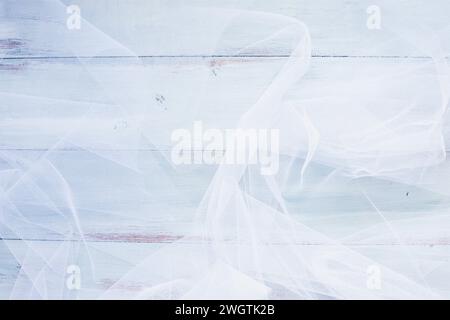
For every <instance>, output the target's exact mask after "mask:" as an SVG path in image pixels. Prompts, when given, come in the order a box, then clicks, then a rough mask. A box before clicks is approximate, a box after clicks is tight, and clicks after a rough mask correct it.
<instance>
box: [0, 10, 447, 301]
mask: <svg viewBox="0 0 450 320" xmlns="http://www.w3.org/2000/svg"><path fill="white" fill-rule="evenodd" d="M399 10H402V9H401V8H400V9H399ZM392 12H394V13H396V12H397V11H395V10H392ZM181 17H183V19H185V20H186V23H187V24H189V23H190V25H191V26H192V28H193V29H195V28H197V27H198V28H199V29H200V27H201V26H205V25H207V26H208V30H209V32H208V39H206V40H204V41H203V42H202V45H203V48H201V52H202V54H204V55H208V56H215V55H223V50H224V48H227V50H230V49H229V48H234V49H233V51H232V52H228V53H227V56H244V57H248V56H251V55H254V53H255V52H256V53H260V52H261V51H262V50H263V49H264V48H266V47H267V46H268V45H269V44H271V45H272V46H275V47H276V46H277V45H279V44H282V46H283V48H286V47H290V51H289V52H288V54H283V55H282V56H281V57H278V58H274V59H278V60H277V61H281V63H280V64H279V65H280V67H279V69H278V70H277V72H276V74H274V75H273V76H271V77H270V78H269V77H268V78H267V81H266V83H267V85H266V86H265V87H264V88H259V89H260V94H259V96H258V97H257V99H256V100H254V101H253V102H251V103H248V104H247V107H246V108H243V109H242V110H240V111H239V112H235V113H234V114H233V113H232V112H231V111H230V114H228V115H229V116H230V123H234V127H236V128H274V129H279V130H280V150H279V157H280V166H279V172H278V174H276V175H274V176H263V175H261V174H260V171H259V170H258V168H257V167H256V166H254V165H248V166H247V165H220V166H217V167H214V172H213V173H212V174H210V175H209V176H208V177H209V178H208V180H207V183H206V184H205V185H204V186H203V187H204V190H205V191H204V192H203V194H202V197H201V199H197V200H195V199H194V200H192V201H194V202H195V203H194V207H195V214H194V215H186V216H183V218H182V220H183V221H188V222H189V223H186V227H185V229H184V230H183V232H184V233H183V235H182V237H181V238H178V239H176V240H175V241H172V242H170V243H164V244H161V245H159V246H158V247H157V248H156V249H155V250H154V251H152V252H151V253H150V254H149V255H148V256H146V257H143V258H142V259H141V260H140V261H139V263H137V264H135V265H130V266H129V267H128V269H127V271H126V272H125V273H123V274H121V275H120V276H119V277H117V279H116V280H115V281H114V282H113V283H109V284H108V285H106V286H105V287H104V290H103V291H100V292H97V291H96V292H95V294H94V293H93V294H92V295H90V294H87V293H86V296H89V297H93V298H137V299H161V298H167V299H215V298H220V299H246V298H248V299H268V298H270V299H278V298H293V299H350V298H358V299H372V298H375V299H376V298H387V299H391V298H412V299H415V298H448V297H449V296H450V286H449V285H448V281H446V280H448V279H449V277H450V274H449V272H448V270H450V269H449V257H450V251H449V250H448V248H447V246H445V245H444V246H442V247H439V245H438V244H439V243H440V242H444V243H447V242H445V241H447V240H448V232H449V227H450V215H449V207H448V203H449V202H448V197H449V196H450V192H449V190H450V188H449V181H450V179H449V178H450V167H449V165H448V162H447V161H446V139H445V132H446V125H447V123H446V122H445V119H446V110H447V106H448V101H449V89H450V86H449V85H450V78H449V68H448V64H447V59H446V57H445V55H444V50H442V48H441V47H440V45H441V41H442V39H443V38H444V37H445V36H448V35H449V31H450V29H442V28H441V29H439V30H437V29H433V28H432V27H431V26H429V25H426V24H424V23H421V22H420V21H419V22H418V21H408V19H407V15H405V14H401V15H398V16H397V17H396V18H395V19H390V20H389V19H385V20H383V32H385V34H388V35H389V36H388V37H387V38H388V39H390V42H389V43H387V42H383V43H374V44H373V48H370V49H371V50H372V51H371V52H372V54H371V56H370V57H367V56H361V55H358V54H357V48H355V54H354V55H353V56H354V57H353V58H351V59H352V61H355V63H353V64H352V63H347V62H345V63H344V62H343V63H339V62H338V63H334V64H330V65H329V66H327V65H325V66H323V65H320V64H322V63H324V59H325V58H324V57H313V55H312V51H313V49H314V40H315V39H314V38H311V36H310V33H309V31H308V26H307V25H305V24H304V23H302V22H301V21H298V20H296V19H293V18H289V17H286V16H282V15H275V14H269V13H263V12H253V11H236V10H222V9H213V8H209V9H203V10H199V9H189V8H186V9H183V10H180V12H178V11H173V12H170V13H167V14H165V15H162V16H160V17H158V18H153V19H154V21H155V23H165V24H170V23H171V21H175V19H181ZM83 23H84V24H83V30H82V32H84V33H86V34H89V36H90V37H92V35H93V34H95V35H96V37H97V38H98V42H99V43H104V52H108V50H116V51H122V52H123V53H124V54H123V55H127V56H131V58H130V60H132V63H135V64H136V65H137V66H138V67H137V68H136V72H135V73H133V74H129V75H128V74H127V75H124V76H125V77H128V78H127V80H128V81H130V83H133V84H136V85H135V86H130V87H126V88H121V90H117V89H118V83H115V80H114V79H111V78H109V79H105V73H104V72H103V71H102V72H100V71H101V70H100V69H99V68H94V67H92V66H91V64H89V63H88V62H82V63H85V65H84V67H85V68H86V69H87V70H88V71H89V73H90V74H91V76H92V77H93V78H94V79H96V81H97V82H98V83H100V84H101V85H103V86H104V89H105V91H106V92H108V94H109V95H110V98H111V101H113V105H114V106H120V108H118V109H120V112H121V113H123V114H125V117H126V119H127V121H128V122H129V123H132V124H133V127H134V128H137V129H136V130H135V131H131V133H129V134H127V135H122V136H120V137H116V136H111V135H108V133H107V132H106V131H105V132H102V131H101V129H98V130H97V131H95V132H92V134H90V133H89V128H90V127H89V128H88V127H85V126H84V122H83V121H80V122H78V123H77V125H76V126H74V127H73V128H71V131H69V132H68V133H67V134H65V135H64V136H61V137H60V141H59V144H56V145H55V146H53V147H52V148H50V149H49V150H47V151H46V152H45V153H44V154H43V155H42V154H41V155H40V156H39V158H37V159H29V158H28V159H19V156H18V154H16V153H14V152H13V151H2V152H1V157H2V160H3V161H4V162H5V163H7V164H8V166H9V167H8V169H7V170H6V169H5V170H3V171H2V174H3V175H4V176H5V179H6V177H7V176H8V177H9V178H8V179H10V180H8V181H9V182H8V183H5V185H6V186H7V188H6V187H5V188H4V190H5V191H4V192H3V194H2V205H3V209H2V214H1V215H0V221H1V223H2V225H3V226H4V227H3V229H2V230H5V231H4V232H5V234H8V235H10V234H14V235H15V236H16V238H18V239H23V241H22V246H21V247H20V248H19V245H17V244H16V243H14V242H12V241H8V240H3V242H4V243H5V244H6V245H7V247H8V250H9V252H11V253H12V254H13V255H14V256H15V258H16V260H17V261H18V263H19V264H20V266H21V269H20V272H19V274H18V275H17V278H16V280H15V286H14V288H12V289H11V297H44V298H48V297H53V298H64V297H68V296H67V292H66V291H67V290H66V285H65V284H66V278H67V274H66V269H67V266H68V265H69V264H73V263H76V261H77V258H76V257H77V255H79V254H80V252H84V253H87V256H88V257H89V255H90V253H91V251H93V250H96V251H97V250H99V249H98V247H96V248H95V249H93V247H92V246H93V244H92V243H91V242H90V240H89V237H88V236H87V235H86V233H85V230H84V228H85V227H86V225H85V223H86V222H85V223H83V222H84V220H83V219H88V218H87V217H88V216H87V215H82V214H80V210H83V208H81V206H80V207H79V206H78V205H77V202H76V201H74V200H73V193H74V191H73V190H72V188H73V186H72V185H71V183H74V182H68V180H67V179H65V177H64V174H63V173H61V172H60V170H59V169H58V165H57V164H55V163H54V162H53V161H52V160H51V155H52V152H55V151H57V150H58V148H60V147H62V145H67V144H70V145H72V146H77V147H78V148H80V150H84V152H89V153H94V154H96V155H99V156H100V157H102V158H103V159H104V161H112V162H114V163H116V164H118V165H120V166H123V167H124V168H125V169H124V170H123V171H121V172H129V174H128V175H126V174H125V175H124V174H122V176H121V179H122V181H123V180H125V181H126V180H127V179H128V181H141V180H139V179H142V177H140V176H139V175H140V173H142V175H143V176H145V179H147V180H150V181H151V182H150V183H149V184H147V185H143V187H142V188H146V192H147V194H148V195H149V197H150V198H152V197H153V196H152V194H156V195H155V196H154V199H153V198H152V199H153V200H154V202H155V208H156V207H157V206H158V205H161V206H163V204H164V205H166V203H165V202H166V201H169V202H170V201H173V199H172V200H171V199H164V198H163V197H161V198H158V197H157V192H158V190H159V186H164V187H167V186H169V185H170V183H168V181H170V179H175V180H176V179H177V172H178V171H177V170H179V169H178V168H177V167H174V166H173V165H171V164H170V158H168V157H167V152H165V151H164V150H162V149H163V148H162V147H160V141H161V140H160V139H159V138H160V137H161V136H163V137H170V132H171V130H173V129H175V128H176V127H180V126H184V127H188V128H189V127H190V126H191V124H192V121H193V120H203V121H204V123H206V124H209V125H211V126H214V124H213V120H211V122H210V123H208V119H202V118H201V116H202V112H203V111H205V110H206V109H208V108H214V106H213V105H205V103H204V101H207V99H205V100H202V98H201V95H202V94H203V93H202V92H198V96H200V97H198V98H197V99H198V101H197V102H198V104H197V106H198V110H196V112H193V111H192V110H189V109H188V107H192V105H189V106H188V105H187V104H186V108H185V109H183V108H182V107H183V106H180V108H181V109H180V110H181V111H180V110H179V111H178V114H177V115H175V117H176V119H173V118H172V119H164V118H163V119H162V120H161V121H160V122H159V123H158V124H157V126H158V128H160V130H158V133H157V134H156V135H155V136H153V135H152V134H153V133H152V132H154V131H151V130H149V128H148V126H147V125H148V122H146V121H147V120H148V119H151V117H152V115H151V114H147V117H141V115H143V114H145V112H146V111H145V108H146V101H147V100H151V99H154V98H153V96H152V95H151V93H148V91H149V88H146V87H145V81H142V80H145V77H147V76H146V75H145V67H144V65H143V62H142V60H141V58H140V57H138V56H136V55H135V54H134V53H133V52H131V50H129V49H127V48H126V47H124V46H122V45H120V44H119V43H117V42H116V41H114V40H113V39H111V38H109V37H108V36H107V35H106V34H104V33H102V32H101V30H98V29H96V28H95V26H94V25H93V24H90V23H89V21H83ZM262 25H264V26H265V27H264V28H261V30H264V34H262V32H261V34H259V33H258V32H256V31H254V30H259V28H258V26H262ZM252 30H253V31H252ZM247 32H248V34H249V35H248V36H246V37H245V39H246V41H245V43H243V41H242V39H243V37H239V36H238V35H240V34H241V35H242V34H245V33H247ZM248 39H251V41H248ZM171 41H172V40H170V39H169V40H167V42H168V44H166V45H172V46H174V47H175V46H177V45H180V46H181V45H183V44H179V43H178V44H177V43H176V42H177V41H176V39H173V42H174V43H172V42H171ZM155 45H157V44H155ZM390 45H395V46H398V47H408V48H413V49H414V50H415V52H421V54H420V55H417V56H416V57H410V58H404V57H390V58H389V59H390V60H389V59H385V60H384V61H387V60H389V61H391V62H392V63H390V64H380V61H381V60H383V59H382V58H380V57H379V56H382V52H381V51H382V50H381V49H382V48H383V49H385V48H386V46H390ZM76 48H77V47H76V46H74V48H73V50H75V51H76V50H78V49H76ZM378 48H380V52H378ZM361 49H365V50H366V51H365V52H367V48H361ZM74 54H75V55H78V54H80V53H78V52H74ZM98 55H102V53H101V52H99V53H98ZM230 59H231V58H230ZM234 59H238V58H234ZM260 59H267V60H270V58H268V57H261V58H260ZM335 59H336V60H335V61H339V59H342V61H344V60H345V59H344V58H339V57H336V58H335ZM349 59H350V58H349ZM80 61H85V60H80ZM141 64H142V68H139V66H140V65H141ZM319 65H320V67H321V68H325V70H326V72H327V73H326V77H325V78H323V77H322V78H320V79H316V78H314V75H315V73H314V72H315V68H318V66H319ZM260 66H264V65H263V64H261V65H260ZM255 70H257V69H255ZM254 72H258V71H254ZM264 75H266V77H267V74H265V73H261V76H264ZM122 81H123V79H122ZM202 81H203V83H202V85H203V86H204V88H205V92H204V94H207V89H208V88H209V87H212V86H214V83H213V81H215V80H214V77H210V76H205V77H204V78H203V79H202ZM186 85H187V86H189V85H190V84H188V83H186ZM253 85H254V84H252V83H246V86H247V87H240V88H239V90H242V91H243V92H245V91H247V90H250V88H251V87H252V86H253ZM226 89H227V88H224V90H226ZM250 91H251V90H250ZM253 91H254V90H253ZM173 94H176V91H174V92H173ZM249 100H250V99H249ZM99 108H100V107H99ZM111 110H115V109H113V107H111ZM230 110H235V109H233V108H232V106H230ZM96 111H97V109H96V107H95V106H94V107H92V109H90V111H89V112H92V113H95V112H96ZM114 112H116V111H114ZM118 113H119V112H118ZM89 118H90V113H88V114H87V117H86V118H83V119H89ZM166 120H167V121H166ZM148 121H150V120H148ZM174 123H175V124H174ZM86 126H87V125H86ZM143 141H144V142H143ZM99 146H101V147H99ZM125 146H126V147H127V148H126V150H125V148H124V147H125ZM144 146H153V147H154V148H156V149H158V148H160V149H161V152H160V153H158V152H155V153H152V154H150V153H148V152H141V151H139V150H140V149H142V148H143V147H144ZM115 150H116V151H115ZM166 151H167V148H166ZM72 154H73V156H75V153H72ZM70 156H71V155H68V157H70ZM146 157H148V158H146ZM156 159H158V161H161V162H162V163H166V165H161V167H160V170H159V171H158V172H145V166H144V165H142V163H145V162H155V161H157V160H156ZM74 170H79V171H80V174H81V175H82V174H83V168H82V167H79V168H77V169H76V168H74ZM127 170H128V171H127ZM199 170H211V167H210V166H209V167H208V166H205V168H204V169H203V168H200V169H199ZM114 174H115V173H114V172H110V175H114ZM200 175H201V174H200ZM83 179H89V178H88V177H86V178H83ZM153 179H155V180H157V181H153ZM5 181H6V180H5ZM195 181H196V180H195V179H192V180H191V182H192V183H195ZM92 183H93V184H94V185H95V183H96V181H92ZM105 183H108V182H107V181H106V182H105ZM199 183H200V182H199ZM175 184H176V182H175ZM99 185H100V184H99ZM393 186H395V188H394V187H393ZM192 187H193V188H196V187H199V186H196V185H193V186H192ZM398 189H401V190H405V192H402V193H401V196H402V197H405V201H406V199H407V197H406V195H405V193H406V192H408V193H409V192H411V193H414V196H416V197H417V198H416V200H415V202H413V204H412V205H411V204H410V203H409V204H405V203H403V202H402V201H397V200H396V197H397V196H399V195H398V194H395V195H394V194H393V192H394V191H393V190H398ZM174 192H175V191H174ZM412 196H413V195H412V194H411V197H412ZM179 197H180V199H181V198H183V195H182V194H180V195H179ZM408 199H409V198H408ZM118 200H119V202H120V199H118ZM89 203H91V208H90V209H91V210H92V212H93V213H92V214H95V209H98V210H101V209H102V207H101V205H100V204H98V207H95V206H96V202H95V199H94V200H91V201H90V202H89ZM181 203H183V202H181ZM34 206H39V207H40V210H41V211H44V212H45V215H47V218H48V216H51V218H50V219H45V221H51V224H49V223H47V222H46V223H45V224H42V223H41V222H40V221H42V220H40V219H41V217H40V215H33V214H32V211H33V207H34ZM182 206H183V205H178V206H176V203H175V204H174V207H173V210H174V211H177V210H178V211H180V210H183V207H182ZM43 208H44V209H45V210H43ZM118 210H119V209H117V211H118ZM120 210H121V212H122V213H121V214H122V215H123V216H124V217H126V215H127V212H129V211H130V210H131V209H130V208H120ZM131 215H132V214H131ZM153 215H154V212H152V210H149V211H148V212H145V217H146V218H147V219H148V220H152V219H155V221H156V220H158V219H160V218H159V217H158V218H157V217H156V216H153ZM102 219H104V222H105V225H108V222H109V221H108V220H109V219H108V214H104V215H103V216H102ZM176 219H178V218H176ZM176 219H175V220H176ZM180 219H181V218H180ZM172 222H174V221H172ZM175 222H176V221H175ZM333 226H334V227H333ZM354 226H359V227H358V228H357V229H356V230H355V227H354ZM42 230H47V231H49V230H50V231H49V232H46V233H47V234H48V233H50V234H53V235H54V236H55V239H56V238H58V236H61V235H62V236H63V237H62V238H61V237H59V238H58V239H59V240H58V241H55V243H54V245H45V246H44V245H42V243H41V242H39V241H33V239H30V238H29V236H27V235H29V234H33V232H34V233H37V234H41V233H42V232H41V231H42ZM336 230H339V231H336ZM118 232H120V230H119V231H118ZM61 239H62V240H61ZM423 239H425V240H424V241H421V240H423ZM426 239H435V240H436V242H435V243H432V242H430V243H428V242H426V241H427V240H426ZM140 245H145V244H140ZM430 245H435V247H430ZM24 247H25V248H26V250H24ZM108 254H111V252H109V253H108ZM114 254H115V255H116V256H117V257H120V256H121V255H122V254H123V253H122V252H114ZM87 261H89V258H88V259H87ZM374 266H375V268H379V270H380V276H381V287H380V288H375V289H374V288H371V287H370V286H369V285H368V284H367V281H368V278H369V277H370V274H368V270H371V269H370V268H372V267H374ZM98 268H105V266H98V265H96V262H95V261H94V260H91V261H90V263H89V262H86V261H85V262H84V263H83V264H82V266H81V270H82V271H83V272H84V273H85V274H89V277H91V278H92V279H93V280H92V281H93V282H94V283H98V282H99V281H101V279H98V278H96V275H95V274H96V271H95V270H96V269H98ZM106 268H107V266H106ZM111 268H113V267H112V266H111ZM85 278H87V276H85ZM130 288H131V289H130ZM79 294H80V296H83V290H81V291H80V293H79Z"/></svg>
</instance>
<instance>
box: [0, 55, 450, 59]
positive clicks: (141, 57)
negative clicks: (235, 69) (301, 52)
mask: <svg viewBox="0 0 450 320" xmlns="http://www.w3.org/2000/svg"><path fill="white" fill-rule="evenodd" d="M289 57H290V55H287V54H280V55H264V54H260V55H259V54H255V55H253V54H250V55H226V54H219V55H201V54H199V55H139V56H131V55H130V56H119V55H118V56H19V57H0V60H52V59H55V60H58V59H131V58H138V59H172V58H289ZM312 58H319V59H320V58H336V59H342V58H344V59H348V58H350V59H431V57H430V56H396V55H386V56H371V55H361V56H358V55H312ZM449 58H450V57H446V59H449Z"/></svg>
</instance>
